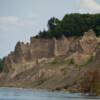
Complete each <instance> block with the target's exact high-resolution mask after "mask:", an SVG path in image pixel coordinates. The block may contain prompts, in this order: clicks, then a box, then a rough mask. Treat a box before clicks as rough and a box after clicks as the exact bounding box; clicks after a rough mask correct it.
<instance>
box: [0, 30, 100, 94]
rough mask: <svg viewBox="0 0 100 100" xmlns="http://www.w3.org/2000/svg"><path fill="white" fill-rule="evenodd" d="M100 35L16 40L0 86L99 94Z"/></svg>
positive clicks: (6, 60) (5, 62)
mask: <svg viewBox="0 0 100 100" xmlns="http://www.w3.org/2000/svg"><path fill="white" fill-rule="evenodd" d="M99 58H100V38H99V37H96V35H95V33H94V32H93V30H89V31H88V32H85V33H84V35H83V36H82V37H67V38H66V37H64V36H63V37H62V38H59V39H42V38H34V37H31V42H30V43H26V44H24V43H22V42H18V43H17V45H16V46H15V50H14V51H13V52H11V53H10V54H9V55H8V56H7V57H5V60H4V69H3V72H2V73H1V74H0V86H11V87H25V88H36V89H49V90H66V91H71V92H89V93H92V94H94V93H95V94H100V59H99Z"/></svg>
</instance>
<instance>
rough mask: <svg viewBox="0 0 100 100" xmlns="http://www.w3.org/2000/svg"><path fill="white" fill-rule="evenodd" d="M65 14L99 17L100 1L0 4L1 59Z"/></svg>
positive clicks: (8, 0)
mask: <svg viewBox="0 0 100 100" xmlns="http://www.w3.org/2000/svg"><path fill="white" fill-rule="evenodd" d="M67 13H100V0H0V58H2V57H4V56H6V55H7V54H8V53H9V52H10V51H13V50H14V47H15V44H16V43H17V41H19V40H20V41H24V42H26V41H29V39H30V36H34V35H36V34H37V33H38V32H39V31H40V30H42V29H44V28H46V24H47V21H48V19H50V18H51V17H53V16H54V17H57V18H60V19H61V18H63V16H64V15H65V14H67Z"/></svg>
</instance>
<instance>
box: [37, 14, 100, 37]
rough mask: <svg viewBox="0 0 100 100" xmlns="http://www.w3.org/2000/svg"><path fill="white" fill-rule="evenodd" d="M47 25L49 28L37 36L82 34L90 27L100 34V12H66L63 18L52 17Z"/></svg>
mask: <svg viewBox="0 0 100 100" xmlns="http://www.w3.org/2000/svg"><path fill="white" fill-rule="evenodd" d="M47 26H48V30H47V31H46V30H44V31H40V32H39V34H38V35H37V36H36V37H37V38H53V37H56V38H61V36H62V35H65V36H66V37H71V36H82V35H83V33H84V32H86V31H88V30H89V29H93V30H94V31H95V32H96V35H98V36H100V14H77V13H76V14H66V15H65V16H64V18H63V19H62V20H59V19H57V18H55V17H52V18H51V19H50V20H49V21H48V24H47Z"/></svg>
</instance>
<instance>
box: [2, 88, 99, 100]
mask: <svg viewBox="0 0 100 100" xmlns="http://www.w3.org/2000/svg"><path fill="white" fill-rule="evenodd" d="M0 100H100V97H99V96H98V97H96V96H95V97H92V96H85V95H82V94H76V93H74V94H71V93H65V92H49V91H42V90H39V91H37V90H30V89H15V88H0Z"/></svg>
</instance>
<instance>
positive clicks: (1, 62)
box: [0, 59, 4, 72]
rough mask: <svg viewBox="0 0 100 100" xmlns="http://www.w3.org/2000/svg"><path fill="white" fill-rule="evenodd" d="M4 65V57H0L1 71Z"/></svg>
mask: <svg viewBox="0 0 100 100" xmlns="http://www.w3.org/2000/svg"><path fill="white" fill-rule="evenodd" d="M3 67H4V59H0V72H2V70H3Z"/></svg>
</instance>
